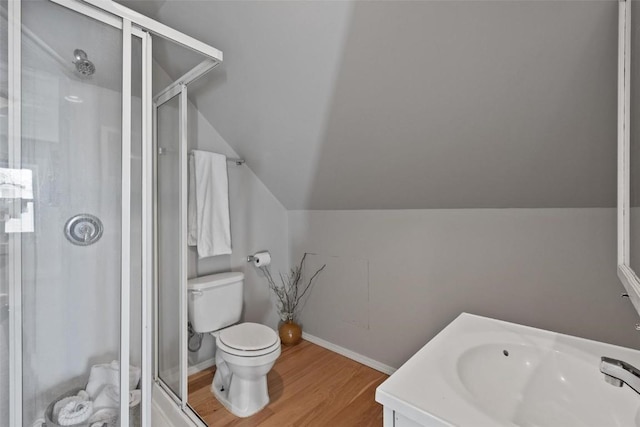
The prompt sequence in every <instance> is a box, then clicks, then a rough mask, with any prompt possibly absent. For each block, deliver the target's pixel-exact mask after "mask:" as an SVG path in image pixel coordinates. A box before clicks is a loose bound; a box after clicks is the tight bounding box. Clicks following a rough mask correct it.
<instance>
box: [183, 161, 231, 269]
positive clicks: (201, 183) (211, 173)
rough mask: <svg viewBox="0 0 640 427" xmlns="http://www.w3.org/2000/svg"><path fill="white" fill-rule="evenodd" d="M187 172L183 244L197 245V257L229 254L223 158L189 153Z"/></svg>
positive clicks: (229, 229)
mask: <svg viewBox="0 0 640 427" xmlns="http://www.w3.org/2000/svg"><path fill="white" fill-rule="evenodd" d="M189 163H190V166H191V168H190V169H191V172H190V173H189V184H190V185H189V206H188V210H189V212H188V216H187V220H188V237H187V243H188V244H189V245H191V246H194V245H197V247H198V257H199V258H205V257H210V256H215V255H226V254H230V253H231V222H230V220H229V182H228V178H227V158H226V156H224V155H222V154H217V153H209V152H206V151H200V150H193V156H192V160H190V162H189Z"/></svg>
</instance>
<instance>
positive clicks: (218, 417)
mask: <svg viewBox="0 0 640 427" xmlns="http://www.w3.org/2000/svg"><path fill="white" fill-rule="evenodd" d="M214 372H215V368H210V369H207V370H205V371H202V372H198V373H197V374H194V375H191V376H190V377H189V404H190V405H191V407H193V408H194V409H195V410H196V411H197V412H198V414H199V415H200V416H201V417H202V418H203V419H204V420H205V421H206V422H207V424H208V425H209V427H223V426H260V427H283V426H319V427H324V426H331V427H333V426H367V427H368V426H382V406H380V405H379V404H378V403H376V401H375V400H374V394H375V389H376V387H378V385H379V384H380V383H381V382H383V381H384V380H385V379H386V378H387V375H385V374H383V373H381V372H378V371H376V370H374V369H371V368H369V367H367V366H364V365H361V364H360V363H357V362H354V361H353V360H351V359H348V358H346V357H344V356H341V355H339V354H337V353H334V352H332V351H329V350H327V349H325V348H322V347H320V346H317V345H315V344H312V343H310V342H308V341H302V342H301V343H300V344H298V345H296V346H293V347H286V346H283V347H282V354H281V355H280V357H279V358H278V360H277V361H276V364H275V366H274V367H273V369H272V370H271V372H269V375H268V376H267V381H268V385H269V396H270V397H271V402H270V403H269V405H268V406H267V407H266V408H265V409H263V410H262V411H261V412H259V413H258V414H256V415H254V416H252V417H249V418H237V417H235V416H233V415H232V414H231V413H229V412H227V410H226V409H224V407H223V406H222V405H221V404H220V403H218V401H217V400H216V398H215V397H213V394H211V391H209V387H210V386H211V381H212V379H213V373H214Z"/></svg>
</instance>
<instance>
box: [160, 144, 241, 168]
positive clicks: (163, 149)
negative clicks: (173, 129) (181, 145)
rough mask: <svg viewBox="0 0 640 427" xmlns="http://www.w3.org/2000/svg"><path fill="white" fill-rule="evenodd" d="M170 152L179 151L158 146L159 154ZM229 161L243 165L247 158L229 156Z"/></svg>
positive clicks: (190, 154) (191, 154)
mask: <svg viewBox="0 0 640 427" xmlns="http://www.w3.org/2000/svg"><path fill="white" fill-rule="evenodd" d="M170 153H177V151H174V150H169V149H168V148H162V147H159V148H158V155H163V154H170ZM189 156H193V153H189ZM227 162H229V163H235V164H236V166H240V165H243V164H244V163H245V160H244V159H234V158H230V157H227Z"/></svg>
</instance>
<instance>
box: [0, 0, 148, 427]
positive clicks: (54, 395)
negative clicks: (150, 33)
mask: <svg viewBox="0 0 640 427" xmlns="http://www.w3.org/2000/svg"><path fill="white" fill-rule="evenodd" d="M21 4H22V34H21V55H22V60H21V113H22V126H21V144H20V147H19V148H20V159H21V163H20V169H19V170H20V173H21V179H22V181H21V182H20V185H22V186H23V187H24V189H25V190H26V192H27V193H28V194H27V195H25V192H24V191H23V196H22V200H21V206H20V214H19V215H18V216H17V217H15V218H10V219H9V220H8V221H6V222H5V223H4V227H3V230H2V233H5V234H10V233H13V234H14V235H15V236H19V239H20V246H21V251H20V254H19V257H20V265H21V271H20V273H21V294H22V317H21V322H22V340H21V341H22V382H21V383H22V384H21V385H22V425H23V426H28V427H31V426H32V425H35V424H37V423H39V422H41V421H42V420H43V418H47V417H50V416H52V415H51V414H50V412H51V409H52V404H53V403H54V402H56V401H57V400H59V399H60V398H61V397H63V396H66V395H69V394H77V393H78V392H79V390H87V392H88V393H89V394H90V397H91V400H92V401H95V402H100V405H101V406H100V407H99V408H98V407H96V408H95V411H93V415H92V416H97V417H98V419H100V420H102V419H105V420H113V419H114V417H116V418H117V417H120V415H121V408H120V397H119V394H120V390H121V388H120V362H121V361H120V357H121V342H122V341H121V338H122V335H121V314H122V311H123V310H126V307H128V303H129V302H130V301H131V300H133V303H132V306H135V304H136V301H135V299H134V298H131V295H129V296H128V297H127V298H128V299H127V305H124V304H123V301H124V300H123V299H122V289H123V288H122V286H123V280H125V278H126V280H127V281H130V282H131V284H132V286H131V289H132V290H135V289H140V283H139V281H140V276H141V275H140V269H141V265H140V264H141V263H140V262H137V261H136V258H137V256H138V255H139V248H140V243H139V241H138V240H137V239H139V238H140V233H139V227H140V222H141V220H140V204H139V203H136V200H137V199H136V198H139V197H140V191H139V188H140V186H141V182H140V180H141V174H140V173H137V170H139V168H140V167H141V166H140V164H141V162H140V154H139V153H140V152H141V149H140V146H141V139H140V131H137V136H136V128H135V126H134V129H133V131H132V132H131V134H132V138H131V140H132V144H131V151H123V147H127V149H128V145H125V144H124V143H123V138H124V134H123V117H126V115H125V116H123V111H124V102H123V100H124V99H127V100H128V99H129V98H128V97H127V95H125V94H124V93H123V46H125V45H126V44H125V43H124V40H123V30H122V29H120V28H117V27H115V26H113V25H109V24H107V23H104V22H101V21H98V20H96V19H93V18H91V17H89V16H86V15H83V14H80V13H77V12H74V11H72V10H70V9H67V8H65V7H62V6H60V5H58V4H55V3H53V2H49V1H44V0H39V1H24V2H22V3H21ZM137 41H138V43H139V39H138V40H137ZM136 50H137V51H138V55H139V50H140V49H137V48H136V47H135V43H134V47H133V51H134V52H135V51H136ZM133 65H135V61H134V64H133ZM137 72H138V73H141V69H140V67H139V66H138V67H137ZM138 80H139V79H138ZM133 82H134V83H135V82H136V79H135V78H134V79H133ZM134 89H136V88H134ZM140 90H141V88H140V86H139V85H138V87H137V96H138V101H137V102H136V101H135V97H134V98H133V101H132V103H131V105H130V108H131V118H132V123H134V124H136V123H137V126H138V127H139V117H138V120H136V117H135V116H136V114H137V115H138V116H139V114H140V113H139V111H140V108H139V107H140V96H141V95H140V93H139V92H140ZM134 95H135V93H134ZM125 102H126V101H125ZM134 154H135V155H134ZM127 163H128V165H127V168H126V169H125V168H124V166H123V165H126V164H127ZM129 167H130V172H131V173H130V177H129ZM125 172H127V173H125ZM125 201H127V203H126V204H125V203H124V202H125ZM129 205H130V206H131V209H129V216H128V217H127V216H125V215H124V212H125V211H126V210H127V208H126V207H127V206H129ZM125 226H126V227H125ZM129 227H130V229H131V232H130V234H127V235H124V234H123V230H126V229H127V228H129ZM129 239H130V240H129ZM127 242H131V243H130V244H128V243H127ZM125 248H126V251H125ZM127 253H130V254H131V256H129V255H128V254H127ZM123 254H124V255H123ZM123 259H127V263H126V264H124V263H123ZM129 263H130V265H131V269H130V270H129V271H123V269H122V266H123V265H129ZM135 309H136V311H139V306H138V307H135ZM129 317H131V318H132V321H133V322H132V323H138V322H136V320H137V317H135V316H134V315H131V316H129ZM131 338H133V339H138V340H139V339H140V337H139V335H138V336H137V337H136V335H135V334H132V335H131ZM130 345H131V347H132V349H133V350H134V351H133V352H132V353H134V354H138V355H139V351H138V352H135V350H136V349H137V348H139V342H138V345H137V346H136V344H135V343H134V344H130ZM136 359H137V360H136ZM138 360H139V358H138V357H136V358H135V359H134V360H132V361H131V363H132V364H134V365H136V366H134V367H132V368H131V370H130V380H129V385H128V386H129V389H135V388H136V387H137V386H138V382H139V379H140V362H139V361H138ZM122 363H123V364H129V363H130V361H129V360H126V361H122ZM99 411H102V412H101V413H100V414H99ZM127 412H128V411H127ZM132 414H133V416H132V417H131V419H130V423H129V425H136V423H137V422H139V421H138V418H137V417H136V416H135V413H132ZM60 416H62V414H60Z"/></svg>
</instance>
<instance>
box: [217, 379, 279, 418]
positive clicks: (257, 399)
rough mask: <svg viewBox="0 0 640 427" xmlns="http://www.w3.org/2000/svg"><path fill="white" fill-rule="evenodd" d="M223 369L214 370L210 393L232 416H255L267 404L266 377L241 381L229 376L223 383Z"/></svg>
mask: <svg viewBox="0 0 640 427" xmlns="http://www.w3.org/2000/svg"><path fill="white" fill-rule="evenodd" d="M224 370H225V369H224V368H223V369H216V373H215V375H214V377H213V382H212V383H211V392H212V393H213V395H214V396H215V397H216V399H217V400H218V401H219V402H220V403H221V404H222V406H224V407H225V408H226V409H227V410H228V411H229V412H231V413H232V414H233V415H235V416H237V417H240V418H246V417H250V416H251V415H254V414H257V413H258V412H260V411H261V410H263V409H264V408H265V406H267V405H268V404H269V392H268V390H267V376H266V375H263V376H261V377H260V378H254V379H243V378H239V377H238V376H237V375H233V374H230V375H228V376H227V379H228V380H227V381H225V378H224V377H225V375H224Z"/></svg>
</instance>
